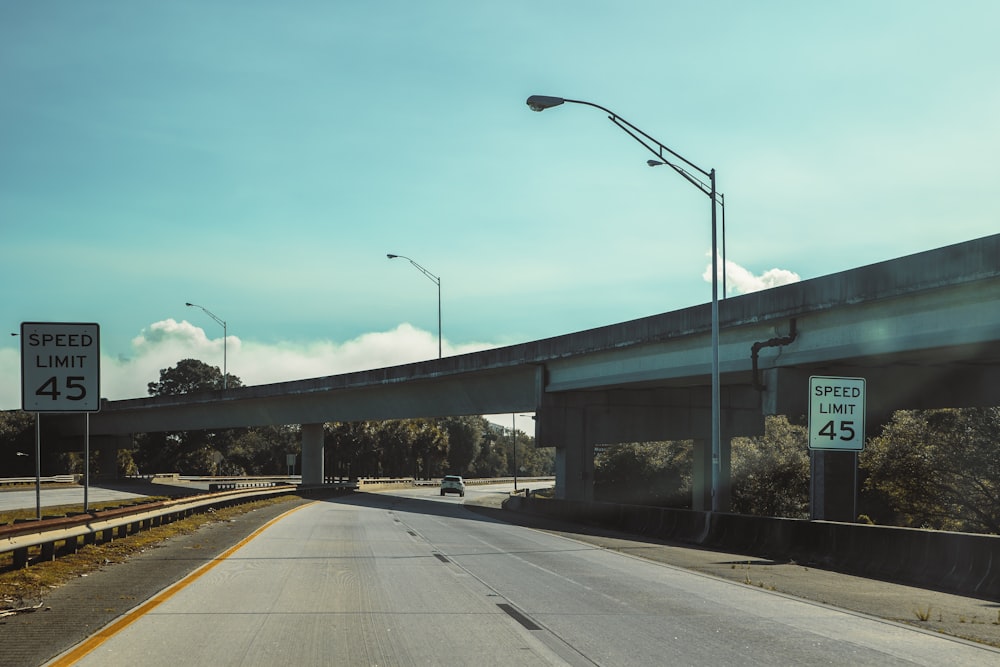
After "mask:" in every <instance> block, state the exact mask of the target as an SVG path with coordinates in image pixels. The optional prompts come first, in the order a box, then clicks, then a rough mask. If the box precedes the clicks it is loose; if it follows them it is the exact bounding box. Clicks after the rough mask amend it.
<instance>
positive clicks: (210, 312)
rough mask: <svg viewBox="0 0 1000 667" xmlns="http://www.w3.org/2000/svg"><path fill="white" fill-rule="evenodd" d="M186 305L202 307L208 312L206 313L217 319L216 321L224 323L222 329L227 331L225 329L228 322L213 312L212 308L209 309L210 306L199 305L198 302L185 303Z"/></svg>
mask: <svg viewBox="0 0 1000 667" xmlns="http://www.w3.org/2000/svg"><path fill="white" fill-rule="evenodd" d="M184 305H185V306H192V307H194V308H201V309H202V310H203V311H205V314H206V315H208V316H209V317H211V318H212V319H213V320H215V321H216V322H218V323H219V324H220V325H222V329H223V331H225V329H226V322H225V320H223V319H222V318H220V317H219V316H217V315H216V314H215V313H213V312H212V311H210V310H209V309H208V308H206V307H205V306H199V305H198V304H196V303H185V304H184Z"/></svg>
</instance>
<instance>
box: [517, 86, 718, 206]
mask: <svg viewBox="0 0 1000 667" xmlns="http://www.w3.org/2000/svg"><path fill="white" fill-rule="evenodd" d="M564 102H568V103H570V104H583V105H584V106H588V107H594V108H595V109H599V110H600V111H603V112H604V113H606V114H608V120H610V121H611V122H612V123H614V124H615V125H617V126H618V127H620V128H621V129H622V131H623V132H625V133H626V134H627V135H629V136H630V137H632V138H633V139H635V140H636V141H637V142H639V143H640V144H642V146H643V147H644V148H645V149H646V150H648V151H649V152H650V153H652V154H653V155H655V156H656V157H657V158H658V159H659V160H660V161H661V162H663V164H665V165H668V166H670V167H672V168H673V169H674V171H676V172H677V173H679V174H680V175H681V176H683V177H684V178H686V179H687V180H688V181H690V183H691V184H692V185H694V186H695V187H696V188H698V189H699V190H701V191H702V192H703V193H705V194H706V195H707V196H712V187H711V185H710V184H708V183H705V182H704V181H702V180H701V179H699V178H697V177H696V176H694V175H692V174H691V173H690V172H688V171H687V170H685V169H684V168H683V167H680V166H678V165H676V164H674V162H672V161H671V160H670V159H669V158H668V157H667V154H669V155H670V156H672V157H673V158H675V159H677V160H680V161H681V162H683V163H684V164H686V165H687V166H689V167H690V168H691V169H694V170H695V171H697V172H698V173H700V174H702V175H703V176H705V177H706V178H711V177H712V172H711V171H705V170H704V169H702V168H701V167H699V166H698V165H696V164H695V163H694V162H691V161H690V160H688V159H687V158H686V157H684V156H683V155H681V154H680V153H678V152H676V151H674V150H673V149H671V148H669V147H668V146H666V145H665V144H663V143H661V142H659V141H657V140H656V139H654V138H653V137H651V136H649V135H648V134H646V133H645V132H643V131H642V130H640V129H639V128H638V127H636V126H635V125H633V124H632V123H630V122H628V121H627V120H625V119H624V118H622V117H621V116H619V115H618V114H616V113H615V112H614V111H611V110H610V109H608V108H606V107H602V106H601V105H600V104H594V103H593V102H587V101H585V100H571V99H568V98H563V97H548V96H545V95H532V96H531V97H529V98H528V106H529V107H531V109H532V110H534V111H544V110H545V109H550V108H552V107H554V106H558V105H560V104H562V103H564Z"/></svg>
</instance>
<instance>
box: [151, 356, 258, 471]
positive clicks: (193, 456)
mask: <svg viewBox="0 0 1000 667" xmlns="http://www.w3.org/2000/svg"><path fill="white" fill-rule="evenodd" d="M228 386H229V387H241V386H243V383H242V382H241V381H240V379H239V378H238V377H235V376H233V375H231V374H230V375H229V379H228ZM221 388H222V373H221V371H219V368H218V367H217V366H209V365H208V364H206V363H204V362H202V361H199V360H197V359H182V360H181V361H179V362H177V365H176V366H173V367H171V368H164V369H161V370H160V381H159V382H150V383H149V385H148V391H149V395H150V396H168V395H177V394H188V393H192V392H198V391H210V390H214V389H221ZM236 434H237V433H236V432H232V431H201V430H199V431H181V432H170V433H146V434H142V436H140V437H137V439H136V445H137V446H136V455H135V462H136V464H137V466H138V468H139V469H140V470H142V471H144V472H183V473H186V474H189V475H216V474H220V473H222V474H225V473H227V472H232V471H233V470H235V469H236V468H235V467H234V465H233V464H229V463H227V461H226V455H225V451H226V449H227V445H228V443H229V442H231V441H232V439H233V438H234V437H235V435H236Z"/></svg>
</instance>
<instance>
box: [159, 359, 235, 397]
mask: <svg viewBox="0 0 1000 667" xmlns="http://www.w3.org/2000/svg"><path fill="white" fill-rule="evenodd" d="M227 385H228V386H229V387H232V388H235V387H242V386H243V383H242V382H241V381H240V379H239V378H238V377H236V376H235V375H232V374H229V375H228V381H227ZM147 388H148V391H149V395H150V396H175V395H177V394H190V393H192V392H196V391H210V390H213V389H222V372H221V371H220V370H219V367H218V366H209V365H208V364H206V363H205V362H203V361H199V360H198V359H181V360H180V361H178V362H177V365H176V366H174V367H173V368H163V369H160V381H159V382H150V383H149V384H148V385H147Z"/></svg>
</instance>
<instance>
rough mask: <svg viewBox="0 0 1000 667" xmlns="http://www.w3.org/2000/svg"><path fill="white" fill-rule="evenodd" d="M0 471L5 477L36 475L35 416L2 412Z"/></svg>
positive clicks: (13, 411) (16, 412)
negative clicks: (0, 470)
mask: <svg viewBox="0 0 1000 667" xmlns="http://www.w3.org/2000/svg"><path fill="white" fill-rule="evenodd" d="M0 469H2V470H3V471H5V472H4V473H3V475H4V476H5V477H8V476H9V477H27V476H29V475H34V474H35V415H33V414H32V413H30V412H24V411H22V410H4V411H0Z"/></svg>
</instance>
